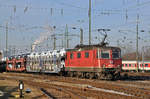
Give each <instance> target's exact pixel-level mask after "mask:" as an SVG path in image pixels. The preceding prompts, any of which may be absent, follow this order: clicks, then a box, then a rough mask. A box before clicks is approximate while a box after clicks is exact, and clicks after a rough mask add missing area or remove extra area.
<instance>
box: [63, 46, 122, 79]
mask: <svg viewBox="0 0 150 99" xmlns="http://www.w3.org/2000/svg"><path fill="white" fill-rule="evenodd" d="M120 53H121V50H120V48H117V47H106V46H104V47H102V46H100V45H83V46H78V47H76V48H75V49H70V50H68V51H67V53H66V60H65V71H68V73H69V75H70V76H80V77H86V78H93V77H96V78H97V79H113V78H114V77H118V75H120V71H121V64H122V60H121V57H120Z"/></svg>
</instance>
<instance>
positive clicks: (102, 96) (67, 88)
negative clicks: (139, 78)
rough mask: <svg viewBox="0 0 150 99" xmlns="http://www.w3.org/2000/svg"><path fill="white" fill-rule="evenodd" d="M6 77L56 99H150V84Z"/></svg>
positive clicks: (22, 76) (30, 75) (46, 76)
mask: <svg viewBox="0 0 150 99" xmlns="http://www.w3.org/2000/svg"><path fill="white" fill-rule="evenodd" d="M6 75H7V77H8V78H9V79H15V78H17V79H16V80H20V79H22V80H23V81H24V83H25V84H28V85H32V86H35V87H37V86H38V87H39V89H40V88H43V89H45V90H46V92H47V93H50V95H51V96H53V97H55V98H56V99H63V98H64V99H87V98H92V99H93V98H94V99H150V96H149V94H150V93H149V90H150V88H146V87H148V86H150V83H146V84H145V83H143V82H136V81H135V82H132V81H101V80H89V79H78V78H71V77H60V76H59V77H57V76H48V75H32V74H16V73H8V74H6ZM33 78H34V79H33ZM29 80H30V82H29ZM139 85H141V86H140V87H136V86H139ZM143 87H144V88H143ZM141 93H142V94H141ZM45 95H46V94H45Z"/></svg>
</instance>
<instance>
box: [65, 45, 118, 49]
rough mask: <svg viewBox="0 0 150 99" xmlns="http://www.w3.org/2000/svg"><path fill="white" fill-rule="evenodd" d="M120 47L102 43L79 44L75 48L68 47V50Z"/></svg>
mask: <svg viewBox="0 0 150 99" xmlns="http://www.w3.org/2000/svg"><path fill="white" fill-rule="evenodd" d="M97 48H100V49H120V48H119V47H113V46H102V45H99V44H97V45H77V46H76V47H75V48H74V49H67V51H78V50H79V49H80V50H92V49H97Z"/></svg>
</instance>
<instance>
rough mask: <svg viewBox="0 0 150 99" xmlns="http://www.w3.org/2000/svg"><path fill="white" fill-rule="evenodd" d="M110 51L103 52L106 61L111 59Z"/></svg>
mask: <svg viewBox="0 0 150 99" xmlns="http://www.w3.org/2000/svg"><path fill="white" fill-rule="evenodd" d="M109 53H110V52H109V51H101V58H104V59H109V57H110V55H109Z"/></svg>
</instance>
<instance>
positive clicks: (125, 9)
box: [0, 0, 150, 51]
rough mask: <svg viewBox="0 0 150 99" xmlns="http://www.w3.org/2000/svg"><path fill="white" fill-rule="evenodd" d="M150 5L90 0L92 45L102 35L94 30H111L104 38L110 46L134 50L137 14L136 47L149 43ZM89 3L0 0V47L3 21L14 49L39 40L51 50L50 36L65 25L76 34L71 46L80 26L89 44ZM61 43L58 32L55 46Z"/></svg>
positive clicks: (137, 0) (145, 0)
mask: <svg viewBox="0 0 150 99" xmlns="http://www.w3.org/2000/svg"><path fill="white" fill-rule="evenodd" d="M149 5H150V0H92V44H97V43H99V42H100V41H101V40H102V38H103V35H102V34H101V33H100V32H98V31H97V29H110V30H111V31H109V32H107V35H108V38H107V39H106V41H107V42H108V43H109V45H111V46H120V47H122V48H123V49H128V50H129V51H130V50H135V46H136V23H137V15H139V21H138V23H139V49H141V48H142V47H143V46H149V45H150V44H149V41H150V39H149V37H150V21H149V19H150V13H149V10H150V6H149ZM88 6H89V0H0V50H2V49H5V47H6V43H5V42H6V23H8V47H9V49H15V50H16V51H25V50H30V48H31V45H32V44H34V42H36V41H38V40H41V43H39V44H38V45H37V47H36V49H37V50H38V51H44V50H51V49H53V39H52V38H53V37H52V36H51V35H52V34H64V33H65V30H66V25H67V27H68V32H69V35H77V36H69V42H70V44H69V46H70V48H73V47H74V46H75V45H76V44H79V41H80V38H79V35H80V28H82V29H83V31H84V44H88V28H89V27H88V26H89V25H88V23H89V22H88V20H89V19H88ZM52 27H55V29H51V28H52ZM73 27H76V29H75V30H74V29H72V28H73ZM141 30H144V32H140V31H141ZM43 36H44V37H43ZM41 37H43V39H41ZM63 42H64V37H63V36H59V35H58V36H57V37H56V46H57V49H59V48H60V47H61V46H62V43H63Z"/></svg>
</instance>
